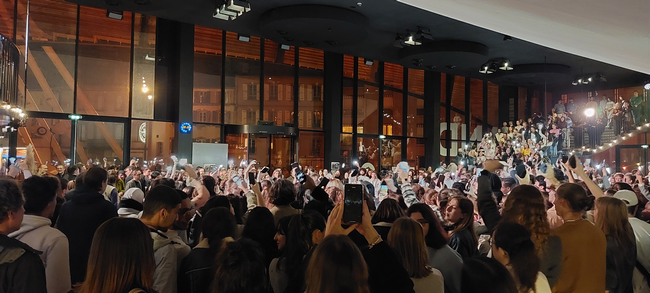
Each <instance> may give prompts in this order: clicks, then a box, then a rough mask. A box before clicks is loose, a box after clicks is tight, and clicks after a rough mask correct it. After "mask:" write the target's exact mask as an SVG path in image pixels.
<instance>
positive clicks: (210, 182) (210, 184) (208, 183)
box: [203, 176, 217, 196]
mask: <svg viewBox="0 0 650 293" xmlns="http://www.w3.org/2000/svg"><path fill="white" fill-rule="evenodd" d="M203 186H205V188H207V189H208V192H209V193H210V196H216V195H217V193H216V192H215V191H214V187H215V186H217V181H216V180H214V177H212V176H203Z"/></svg>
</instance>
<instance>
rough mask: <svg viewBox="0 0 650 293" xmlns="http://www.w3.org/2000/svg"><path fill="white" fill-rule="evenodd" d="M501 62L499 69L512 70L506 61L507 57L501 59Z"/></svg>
mask: <svg viewBox="0 0 650 293" xmlns="http://www.w3.org/2000/svg"><path fill="white" fill-rule="evenodd" d="M502 62H503V63H501V66H500V67H499V69H501V70H512V69H513V68H512V66H510V65H511V64H510V61H508V60H507V59H506V60H503V61H502Z"/></svg>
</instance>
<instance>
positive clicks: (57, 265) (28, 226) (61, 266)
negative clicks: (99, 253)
mask: <svg viewBox="0 0 650 293" xmlns="http://www.w3.org/2000/svg"><path fill="white" fill-rule="evenodd" d="M59 188H61V185H60V181H59V179H58V178H56V177H39V176H32V177H30V178H27V179H25V181H23V183H22V190H23V195H24V196H25V216H24V218H23V222H22V224H21V225H20V229H19V230H18V231H15V232H13V233H10V234H9V235H8V236H9V237H11V238H15V239H17V240H20V241H22V242H24V243H26V244H27V245H29V246H30V247H32V248H34V249H36V250H38V251H42V252H43V253H42V254H41V255H40V257H41V260H42V261H43V264H44V265H45V277H46V282H47V292H48V293H67V292H68V291H70V289H72V285H71V279H70V262H69V259H68V258H69V256H68V254H69V251H68V238H67V237H66V236H65V235H64V234H63V233H62V232H61V231H59V230H57V229H55V228H52V227H50V225H52V222H51V221H50V218H51V217H52V215H53V214H54V209H55V208H56V194H57V191H58V190H59Z"/></svg>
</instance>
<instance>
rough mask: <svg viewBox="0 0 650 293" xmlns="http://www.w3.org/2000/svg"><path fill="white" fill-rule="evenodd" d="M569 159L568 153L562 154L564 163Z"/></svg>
mask: <svg viewBox="0 0 650 293" xmlns="http://www.w3.org/2000/svg"><path fill="white" fill-rule="evenodd" d="M568 161H569V156H567V155H562V164H566V162H568Z"/></svg>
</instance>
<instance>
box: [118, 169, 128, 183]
mask: <svg viewBox="0 0 650 293" xmlns="http://www.w3.org/2000/svg"><path fill="white" fill-rule="evenodd" d="M117 178H119V179H120V180H122V181H124V180H125V179H126V173H125V172H124V171H123V170H120V171H119V172H117Z"/></svg>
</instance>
